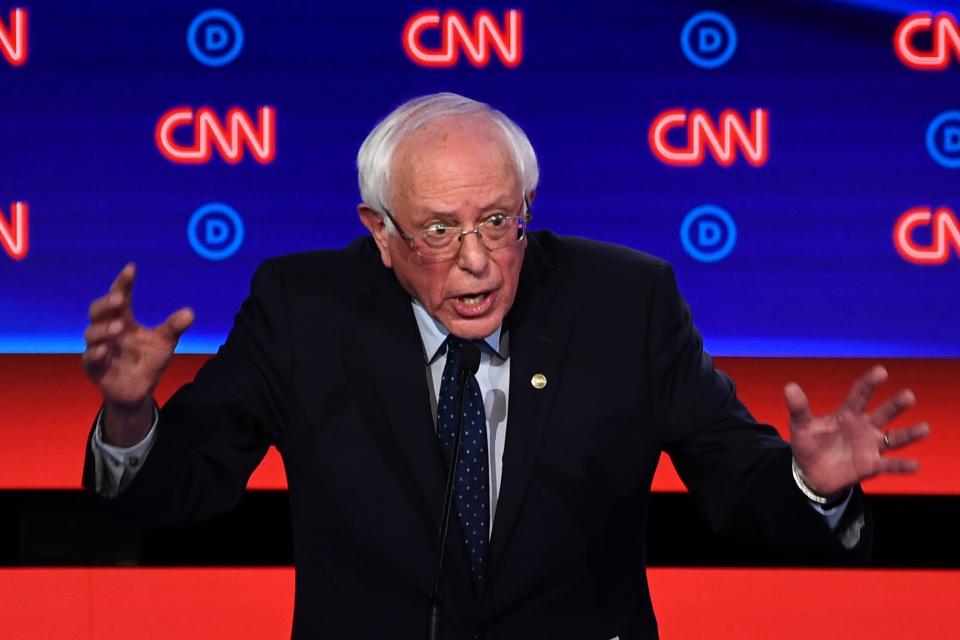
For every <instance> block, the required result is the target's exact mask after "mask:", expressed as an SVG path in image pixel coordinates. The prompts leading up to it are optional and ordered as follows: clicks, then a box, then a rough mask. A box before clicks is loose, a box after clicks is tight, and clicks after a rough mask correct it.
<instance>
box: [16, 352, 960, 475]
mask: <svg viewBox="0 0 960 640" xmlns="http://www.w3.org/2000/svg"><path fill="white" fill-rule="evenodd" d="M207 357H208V356H190V355H184V356H177V357H175V358H174V360H173V363H172V364H171V366H170V368H169V369H168V371H167V373H166V375H165V376H164V380H163V383H162V384H161V385H160V388H159V389H158V390H157V397H158V399H159V400H160V401H161V402H162V401H164V400H166V398H168V397H169V396H170V395H171V394H172V393H173V391H174V390H175V389H176V388H177V387H178V386H179V385H180V384H182V383H183V382H185V381H187V380H189V379H190V378H192V377H193V375H194V373H196V371H197V369H198V368H199V367H200V365H202V364H203V362H204V361H205V360H206V359H207ZM871 364H872V362H870V361H866V360H859V359H802V358H717V366H718V367H720V368H721V369H723V370H725V371H726V372H727V373H729V374H730V375H731V376H732V377H733V379H734V380H736V381H737V385H738V390H739V393H740V397H741V398H742V399H743V400H744V402H745V403H746V404H747V406H749V407H750V409H751V411H752V412H753V413H754V415H755V416H756V417H757V419H758V420H761V421H763V422H769V423H771V424H774V425H784V424H785V423H786V409H785V406H784V404H783V391H782V389H783V385H784V384H785V383H786V382H787V381H789V380H794V381H796V382H799V383H800V384H801V385H802V386H803V387H804V389H805V390H806V391H807V395H808V396H809V397H810V399H811V402H812V403H813V409H814V411H815V412H818V413H823V412H827V411H831V410H832V409H833V408H834V407H836V406H837V405H838V404H839V403H840V402H841V401H842V400H843V398H844V396H845V395H846V393H847V390H848V389H849V387H850V384H851V383H852V382H853V380H854V379H855V378H856V377H857V376H859V375H860V374H862V373H863V371H865V370H866V369H867V368H868V367H869V366H870V365H871ZM885 364H886V366H887V369H888V370H889V371H890V379H891V381H890V383H889V384H888V385H887V386H888V388H887V389H884V390H883V394H887V393H892V392H893V391H894V390H895V389H898V388H900V387H910V388H912V389H913V390H914V391H915V392H916V394H917V397H918V402H919V405H918V407H917V408H916V409H914V410H912V411H910V412H908V413H907V415H906V416H904V417H902V418H901V419H900V420H898V421H897V424H898V425H905V424H909V423H912V422H916V421H920V420H926V421H928V422H930V424H931V425H932V426H933V430H934V431H933V435H932V436H931V437H930V439H929V440H928V441H926V442H924V443H922V444H920V445H917V446H916V447H914V448H913V449H911V450H910V452H909V454H907V453H904V455H911V456H915V457H917V458H919V459H920V461H921V465H922V469H921V472H920V473H918V474H916V475H913V476H897V477H887V478H880V479H876V480H873V481H870V482H868V483H867V485H866V487H865V488H866V489H867V491H868V492H871V493H900V494H908V493H909V494H920V493H929V494H960V465H957V464H956V460H957V459H958V456H960V402H958V398H960V360H910V359H901V360H893V359H891V360H887V361H886V362H885ZM0 393H2V398H3V402H4V412H3V415H4V420H3V425H4V426H3V446H2V447H0V489H73V488H78V487H79V486H80V474H81V468H82V465H83V449H84V441H85V439H86V437H87V430H88V429H89V426H90V422H91V421H92V419H93V417H94V414H95V412H96V411H97V408H98V404H99V399H98V395H97V391H96V389H95V388H94V387H93V385H92V384H91V383H90V382H89V381H87V380H86V378H85V377H84V375H83V370H82V369H81V366H80V359H79V357H78V356H75V355H0ZM285 486H286V483H285V479H284V476H283V464H282V462H281V461H280V457H279V456H278V455H277V454H276V452H275V451H272V450H271V453H270V454H269V455H268V456H267V458H266V459H265V460H264V462H263V464H261V465H260V467H259V468H258V469H257V471H256V472H255V473H254V475H253V477H252V478H251V480H250V487H251V488H253V489H282V488H284V487H285ZM654 490H656V491H682V490H683V485H682V484H681V483H680V480H679V478H678V477H677V474H676V472H675V471H674V469H673V467H672V465H670V463H669V460H666V459H665V464H662V465H661V467H660V469H659V470H658V472H657V476H656V478H655V479H654Z"/></svg>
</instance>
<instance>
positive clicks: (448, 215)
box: [413, 195, 515, 222]
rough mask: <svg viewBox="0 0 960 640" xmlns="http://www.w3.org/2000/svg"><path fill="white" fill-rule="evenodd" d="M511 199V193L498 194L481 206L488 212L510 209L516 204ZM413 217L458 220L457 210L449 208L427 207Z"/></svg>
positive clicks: (415, 218) (482, 210) (415, 219)
mask: <svg viewBox="0 0 960 640" xmlns="http://www.w3.org/2000/svg"><path fill="white" fill-rule="evenodd" d="M511 200H512V196H510V195H502V196H498V197H497V198H494V199H493V200H492V201H490V203H489V204H487V205H484V206H483V207H480V211H481V212H487V211H491V210H494V209H504V210H506V209H510V208H512V207H513V206H515V205H514V204H513V202H511ZM413 218H414V222H417V221H420V220H429V219H431V218H438V219H441V220H452V221H454V222H456V221H457V213H456V212H455V211H450V210H448V209H433V208H431V207H427V208H425V209H423V210H421V211H420V212H419V213H415V214H414V215H413Z"/></svg>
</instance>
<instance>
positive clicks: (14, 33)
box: [0, 9, 27, 67]
mask: <svg viewBox="0 0 960 640" xmlns="http://www.w3.org/2000/svg"><path fill="white" fill-rule="evenodd" d="M0 51H2V52H3V57H4V58H6V59H7V62H9V63H10V64H11V65H13V66H15V67H20V66H23V64H24V63H26V61H27V10H26V9H11V10H10V25H9V26H7V25H5V24H3V20H0Z"/></svg>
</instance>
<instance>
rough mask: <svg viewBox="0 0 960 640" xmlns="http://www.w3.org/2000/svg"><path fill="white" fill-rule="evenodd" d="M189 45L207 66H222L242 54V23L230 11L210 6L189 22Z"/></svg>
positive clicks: (198, 58) (196, 56)
mask: <svg viewBox="0 0 960 640" xmlns="http://www.w3.org/2000/svg"><path fill="white" fill-rule="evenodd" d="M187 47H188V48H189V49H190V53H191V54H193V57H194V58H196V59H197V60H198V61H200V62H202V63H203V64H205V65H207V66H208V67H222V66H223V65H225V64H230V63H231V62H233V61H234V59H236V57H237V56H238V55H240V50H241V49H242V48H243V27H242V26H240V21H239V20H237V18H236V17H235V16H234V15H233V14H232V13H230V12H229V11H224V10H223V9H207V10H206V11H203V12H201V13H200V14H199V15H197V17H196V18H194V19H193V21H192V22H191V23H190V28H189V29H187Z"/></svg>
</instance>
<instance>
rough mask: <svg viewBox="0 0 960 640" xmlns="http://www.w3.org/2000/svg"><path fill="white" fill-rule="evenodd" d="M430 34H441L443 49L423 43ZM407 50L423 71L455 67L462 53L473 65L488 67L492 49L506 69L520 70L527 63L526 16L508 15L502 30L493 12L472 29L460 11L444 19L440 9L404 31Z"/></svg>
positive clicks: (483, 14) (484, 13)
mask: <svg viewBox="0 0 960 640" xmlns="http://www.w3.org/2000/svg"><path fill="white" fill-rule="evenodd" d="M426 31H439V32H440V33H439V35H440V47H439V48H430V47H428V46H426V45H425V44H424V43H423V40H422V37H423V34H424V32H426ZM403 49H404V51H406V52H407V55H408V56H409V57H410V59H411V60H413V61H414V62H415V63H417V64H418V65H420V66H423V67H452V66H454V65H455V64H457V61H458V60H459V59H460V52H461V51H463V53H464V55H466V57H467V60H469V61H470V64H472V65H473V66H475V67H485V66H487V63H489V62H490V50H491V49H493V51H494V53H496V54H497V57H498V58H500V62H502V63H503V65H504V66H506V67H516V66H517V65H518V64H520V61H521V60H522V59H523V12H521V11H518V10H516V9H509V10H507V11H504V13H503V26H502V27H501V26H500V25H499V24H497V21H496V19H495V18H494V17H493V14H491V13H490V12H489V11H486V10H482V11H478V12H477V13H476V14H475V15H474V16H473V26H472V27H470V26H469V25H468V24H467V21H466V20H465V19H464V17H463V16H462V15H460V13H459V12H458V11H453V10H451V11H446V12H445V13H444V14H443V15H441V14H440V12H439V11H437V10H436V9H427V10H425V11H420V12H419V13H416V14H414V15H413V16H412V17H411V18H410V19H409V20H407V23H406V24H405V25H404V27H403Z"/></svg>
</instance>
